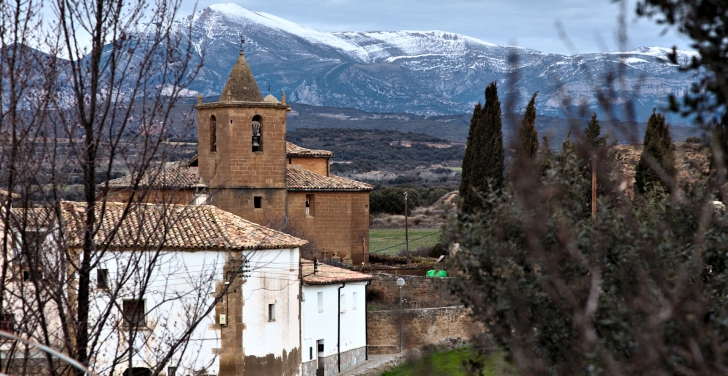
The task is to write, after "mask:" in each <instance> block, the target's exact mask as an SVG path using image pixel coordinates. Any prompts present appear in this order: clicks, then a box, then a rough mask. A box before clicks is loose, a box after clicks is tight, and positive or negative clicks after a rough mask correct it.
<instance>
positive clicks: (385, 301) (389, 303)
mask: <svg viewBox="0 0 728 376" xmlns="http://www.w3.org/2000/svg"><path fill="white" fill-rule="evenodd" d="M372 277H373V279H372V283H371V284H370V285H369V286H367V300H368V301H369V302H370V303H374V304H381V305H383V306H385V307H388V309H395V308H397V309H398V308H399V286H397V278H400V277H401V278H404V280H405V285H404V287H402V305H403V306H404V308H433V307H450V306H456V305H459V304H460V301H459V300H458V298H457V297H455V296H453V295H452V294H450V290H449V288H448V286H447V284H448V281H449V278H437V277H425V276H414V275H394V274H387V273H375V274H373V275H372Z"/></svg>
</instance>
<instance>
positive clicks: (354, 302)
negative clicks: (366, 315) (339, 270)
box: [351, 292, 358, 309]
mask: <svg viewBox="0 0 728 376" xmlns="http://www.w3.org/2000/svg"><path fill="white" fill-rule="evenodd" d="M356 297H357V293H356V292H353V293H351V309H357V308H358V304H357V299H356Z"/></svg>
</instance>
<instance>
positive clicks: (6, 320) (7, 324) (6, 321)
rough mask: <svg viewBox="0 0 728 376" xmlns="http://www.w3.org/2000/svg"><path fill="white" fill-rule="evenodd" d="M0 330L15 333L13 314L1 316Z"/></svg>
mask: <svg viewBox="0 0 728 376" xmlns="http://www.w3.org/2000/svg"><path fill="white" fill-rule="evenodd" d="M0 330H3V331H6V332H10V333H15V316H13V314H12V313H2V314H0Z"/></svg>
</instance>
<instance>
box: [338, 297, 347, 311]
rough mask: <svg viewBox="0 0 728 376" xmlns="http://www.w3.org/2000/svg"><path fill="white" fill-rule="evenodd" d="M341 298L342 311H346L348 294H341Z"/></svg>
mask: <svg viewBox="0 0 728 376" xmlns="http://www.w3.org/2000/svg"><path fill="white" fill-rule="evenodd" d="M339 298H340V299H341V313H344V312H346V294H341V296H340V297H339Z"/></svg>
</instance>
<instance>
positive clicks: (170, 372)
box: [167, 367, 177, 376]
mask: <svg viewBox="0 0 728 376" xmlns="http://www.w3.org/2000/svg"><path fill="white" fill-rule="evenodd" d="M167 376H177V367H167Z"/></svg>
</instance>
